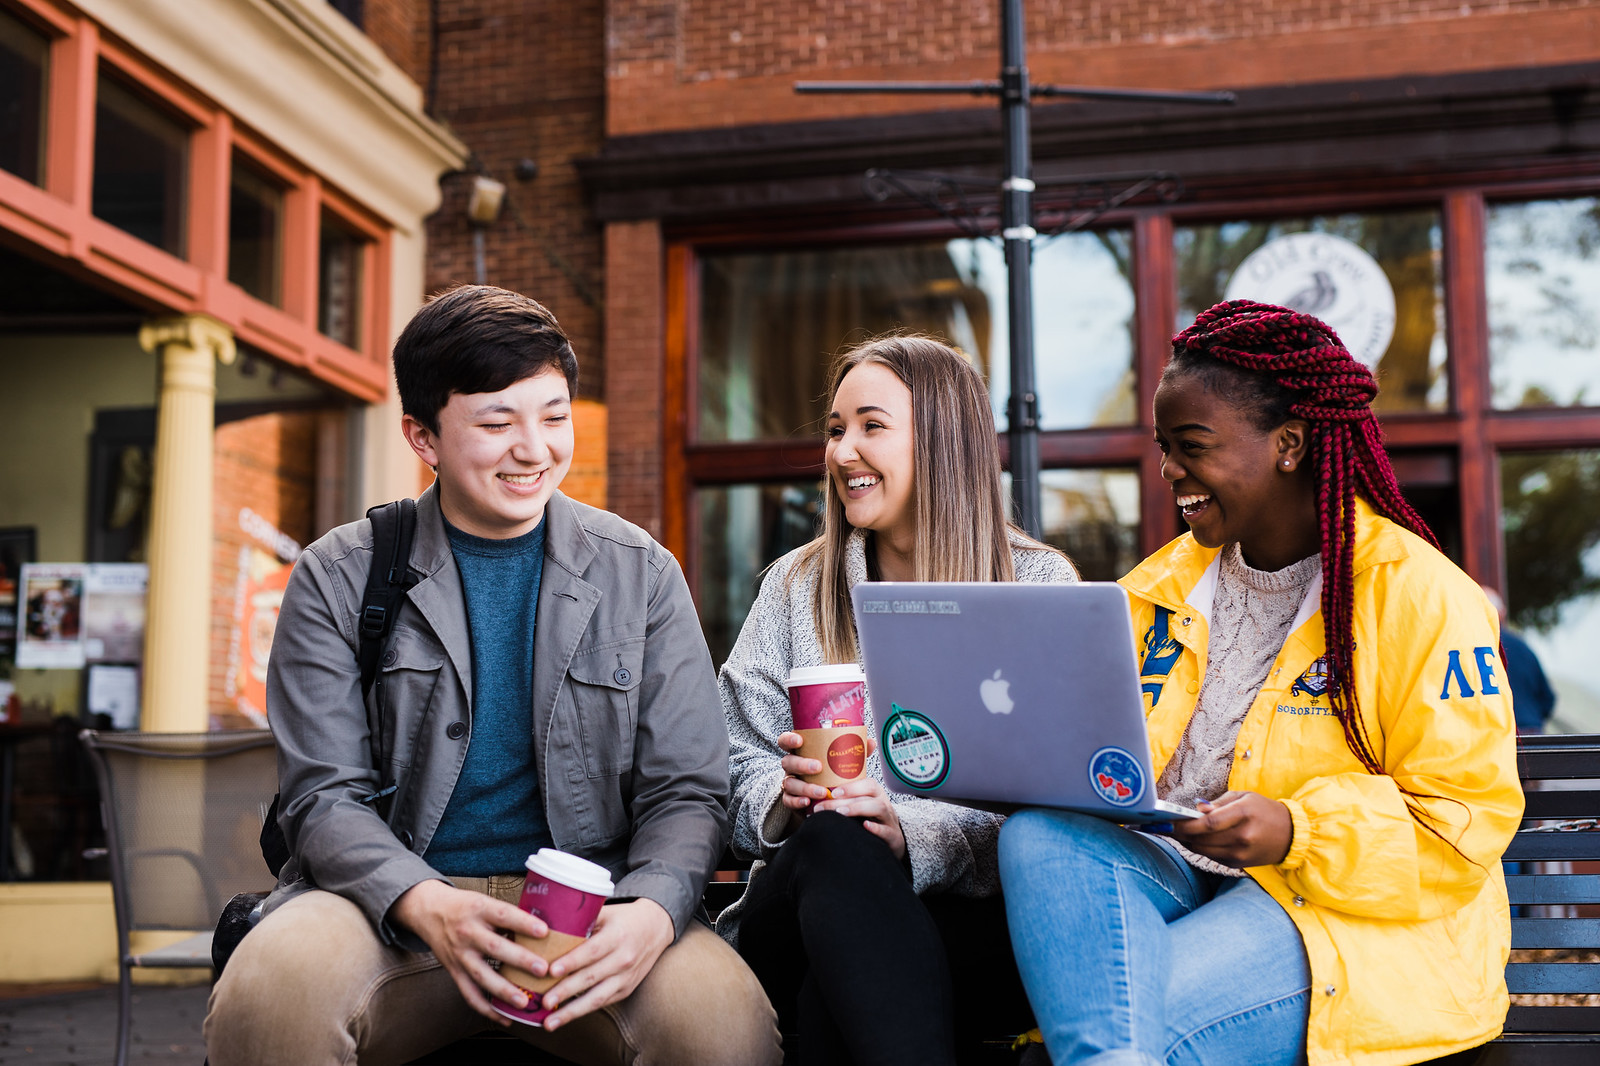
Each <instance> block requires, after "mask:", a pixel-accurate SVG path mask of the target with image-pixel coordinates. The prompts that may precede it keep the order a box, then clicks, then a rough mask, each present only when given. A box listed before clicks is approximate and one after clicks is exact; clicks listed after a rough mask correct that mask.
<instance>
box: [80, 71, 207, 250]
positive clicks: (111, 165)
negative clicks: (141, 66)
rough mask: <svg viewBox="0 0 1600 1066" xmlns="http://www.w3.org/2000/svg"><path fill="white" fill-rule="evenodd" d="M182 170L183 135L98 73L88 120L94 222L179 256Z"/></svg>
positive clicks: (131, 93) (150, 107) (185, 139)
mask: <svg viewBox="0 0 1600 1066" xmlns="http://www.w3.org/2000/svg"><path fill="white" fill-rule="evenodd" d="M188 166H189V132H188V130H186V129H185V128H184V127H183V126H182V125H181V124H180V123H179V122H178V121H177V120H176V119H174V118H172V117H171V116H169V115H168V114H167V113H166V112H165V111H163V110H161V109H160V108H158V107H156V106H155V105H154V104H151V103H149V102H147V101H146V100H145V99H144V97H142V96H139V95H138V94H136V93H135V92H134V91H133V90H131V89H129V88H127V87H126V86H124V85H123V84H122V82H120V81H118V80H117V79H116V78H114V77H111V76H109V75H107V74H106V73H105V72H103V71H102V72H101V74H100V85H99V95H98V96H97V98H96V101H95V117H94V213H95V216H96V217H97V218H101V219H104V220H105V221H106V222H109V223H111V224H112V225H113V226H116V227H117V228H118V229H121V230H126V231H127V232H128V233H131V234H133V235H134V236H135V237H138V238H139V239H140V240H142V241H145V242H147V243H149V244H153V245H155V246H156V247H157V248H160V249H162V250H164V251H167V252H170V253H172V254H173V255H177V256H181V255H183V254H184V197H185V190H186V188H187V185H188V181H187V171H188Z"/></svg>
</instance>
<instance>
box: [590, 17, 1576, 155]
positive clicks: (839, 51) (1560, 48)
mask: <svg viewBox="0 0 1600 1066" xmlns="http://www.w3.org/2000/svg"><path fill="white" fill-rule="evenodd" d="M1025 19H1026V23H1027V30H1028V38H1029V65H1030V67H1031V68H1032V72H1033V75H1034V77H1035V79H1036V80H1040V81H1055V82H1060V83H1065V84H1079V85H1108V86H1115V85H1137V86H1144V87H1151V88H1156V87H1164V88H1210V87H1223V86H1229V87H1235V88H1243V87H1246V86H1252V85H1274V84H1291V83H1296V82H1308V81H1327V80H1336V79H1342V78H1354V77H1383V76H1386V75H1401V74H1416V73H1438V72H1443V71H1448V70H1482V69H1490V68H1495V67H1512V66H1528V65H1534V64H1544V63H1563V62H1575V61H1581V60H1587V59H1592V58H1594V57H1595V56H1597V55H1600V3H1597V2H1596V0H1500V2H1496V3H1460V2H1456V0H1398V2H1397V0H1387V2H1384V0H1350V2H1339V0H1331V2H1329V0H1294V2H1288V0H1283V2H1280V0H1199V2H1194V3H1180V2H1178V0H1150V2H1146V3H1100V2H1085V0H1031V2H1029V3H1027V4H1026V12H1025ZM610 26H611V31H610V54H609V68H608V74H609V86H610V92H609V97H608V100H607V127H608V130H609V132H610V133H611V134H612V135H624V134H631V133H646V132H652V131H657V130H664V129H688V128H695V127H699V126H724V125H738V124H742V123H749V122H774V121H784V120H788V119H811V118H835V117H839V116H843V115H860V114H873V113H886V112H896V111H922V110H926V109H927V108H928V99H927V98H909V99H908V98H904V97H902V98H899V99H894V98H884V97H876V98H875V97H815V96H813V97H800V96H796V95H795V94H794V92H793V90H792V82H793V81H794V80H796V79H803V78H830V77H833V78H908V77H924V78H941V79H965V78H993V77H994V76H995V66H996V60H997V57H998V52H999V38H998V32H999V2H998V0H866V2H860V0H823V2H820V3H813V4H795V3H779V4H763V3H756V2H754V0H723V2H697V3H693V4H684V3H678V2H676V0H612V3H611V4H610ZM948 106H951V107H982V106H987V105H985V104H982V103H979V102H976V101H966V100H963V99H962V98H960V97H954V98H950V100H949V105H948Z"/></svg>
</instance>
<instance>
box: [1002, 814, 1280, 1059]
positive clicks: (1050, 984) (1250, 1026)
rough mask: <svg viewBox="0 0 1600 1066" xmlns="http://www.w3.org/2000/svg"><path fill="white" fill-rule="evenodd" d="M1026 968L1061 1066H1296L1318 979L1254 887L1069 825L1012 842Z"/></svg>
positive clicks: (1079, 822)
mask: <svg viewBox="0 0 1600 1066" xmlns="http://www.w3.org/2000/svg"><path fill="white" fill-rule="evenodd" d="M1000 881H1001V884H1002V885H1003V886H1004V891H1005V900H1006V914H1007V917H1008V919H1009V922H1010V926H1011V945H1012V948H1013V949H1014V950H1015V951H1016V956H1017V968H1018V969H1019V970H1020V971H1021V973H1022V981H1023V984H1024V985H1025V986H1026V987H1027V989H1028V999H1029V1001H1030V1002H1031V1003H1032V1004H1033V1010H1034V1014H1035V1015H1036V1016H1037V1018H1038V1020H1039V1027H1040V1028H1041V1029H1042V1030H1043V1031H1044V1040H1045V1045H1046V1047H1048V1048H1049V1051H1050V1058H1051V1061H1052V1062H1054V1063H1055V1066H1068V1064H1072V1063H1091V1064H1093V1066H1157V1064H1171V1066H1202V1064H1203V1066H1223V1064H1234V1063H1251V1064H1252V1066H1292V1064H1295V1063H1299V1062H1302V1061H1304V1058H1305V1043H1306V1016H1307V1012H1308V1010H1309V1009H1310V985H1311V973H1310V969H1309V967H1308V965H1307V963H1306V952H1305V945H1304V944H1303V943H1302V942H1301V939H1300V933H1299V931H1298V930H1297V929H1295V927H1294V923H1293V922H1292V921H1290V920H1289V916H1288V915H1287V914H1285V913H1284V911H1283V908H1282V907H1280V906H1279V905H1278V904H1277V902H1276V901H1274V900H1273V898H1272V897H1271V896H1269V895H1267V893H1266V892H1265V891H1263V890H1262V888H1261V886H1259V885H1257V884H1256V883H1255V881H1253V880H1251V879H1250V878H1248V877H1245V878H1239V879H1233V878H1226V877H1217V876H1214V875H1212V874H1208V873H1204V872H1202V871H1200V870H1196V869H1194V868H1193V867H1192V866H1190V865H1189V864H1188V863H1186V862H1184V860H1183V858H1182V857H1181V856H1180V855H1179V854H1178V852H1177V850H1176V849H1175V848H1173V847H1172V846H1171V845H1170V844H1168V843H1167V842H1166V841H1164V840H1162V839H1161V838H1159V837H1155V836H1151V835H1149V834H1146V833H1138V832H1134V831H1133V830H1129V829H1124V828H1122V827H1121V826H1117V825H1113V824H1112V823H1110V822H1107V821H1104V820H1102V819H1100V818H1095V817H1091V816H1089V815H1084V814H1073V813H1070V812H1067V811H1038V810H1033V811H1023V812H1021V813H1019V814H1015V815H1012V816H1011V817H1010V818H1008V819H1007V820H1006V823H1005V827H1004V828H1003V829H1002V830H1001V833H1000Z"/></svg>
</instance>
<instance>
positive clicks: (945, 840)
mask: <svg viewBox="0 0 1600 1066" xmlns="http://www.w3.org/2000/svg"><path fill="white" fill-rule="evenodd" d="M797 555H798V549H797V550H796V551H794V552H790V553H789V554H788V555H785V556H784V557H783V558H781V559H779V560H778V561H777V562H776V563H773V564H772V567H771V569H770V570H768V571H767V575H766V577H765V578H764V579H763V580H762V582H761V592H760V594H759V595H757V597H756V602H755V603H754V604H753V605H752V606H751V608H750V614H749V616H748V617H747V618H746V619H745V622H744V627H743V628H742V629H741V630H740V631H739V639H738V640H737V641H736V642H735V643H734V646H733V652H732V653H731V654H730V655H729V656H728V661H727V662H726V663H724V664H723V667H722V672H721V674H720V675H719V677H718V685H719V687H720V688H721V691H722V709H723V712H724V713H725V714H726V715H727V717H728V739H729V741H730V751H731V770H732V777H733V798H732V801H731V802H730V804H729V814H730V815H731V820H732V823H733V844H734V847H735V848H736V849H737V850H738V851H740V852H742V853H744V854H746V855H751V856H756V857H758V858H759V859H760V860H767V859H770V858H772V856H773V855H774V854H775V853H776V852H777V850H778V848H780V847H782V845H783V841H782V840H780V839H777V834H779V833H781V832H782V831H783V828H784V825H785V823H786V821H787V819H788V812H787V810H786V809H785V808H784V807H783V805H782V803H781V801H780V799H779V796H780V793H781V792H782V785H783V778H784V772H783V767H782V766H781V765H779V763H780V760H781V759H782V758H783V755H784V753H783V751H782V750H781V749H780V748H779V747H778V734H780V733H783V732H786V731H788V730H790V729H792V728H793V725H794V723H793V720H792V719H791V717H790V714H789V696H788V693H787V692H786V691H785V690H784V687H783V682H784V679H785V678H787V677H788V676H789V671H790V670H791V669H793V668H795V667H802V666H821V665H824V663H825V660H824V658H823V655H822V645H821V643H820V642H819V641H818V639H817V633H816V628H815V626H814V625H813V623H812V617H811V597H812V590H813V588H814V587H815V585H816V574H815V572H814V571H813V572H802V573H797V574H795V577H794V581H793V582H790V581H789V572H790V571H791V570H792V569H793V568H794V565H795V561H796V556H797ZM1011 558H1012V563H1013V565H1014V567H1015V568H1016V574H1017V580H1018V581H1026V582H1037V583H1049V582H1060V581H1076V580H1077V579H1078V575H1077V572H1076V571H1075V570H1073V568H1072V564H1071V563H1070V562H1068V561H1067V558H1066V557H1065V556H1063V555H1060V554H1058V553H1056V552H1054V551H1041V550H1038V549H1029V548H1025V547H1021V546H1020V545H1018V544H1017V543H1016V542H1015V541H1013V544H1012V549H1011ZM845 573H846V576H847V577H848V579H849V582H850V585H851V587H852V588H853V587H854V586H855V585H856V583H857V582H860V581H865V580H866V579H867V558H866V534H865V533H864V532H863V531H861V530H857V531H855V533H853V534H852V535H851V537H850V541H849V543H848V545H847V548H846V555H845ZM866 724H867V728H868V729H872V728H874V726H873V716H872V701H871V696H870V693H869V695H868V700H867V710H866ZM867 772H868V773H870V774H871V775H872V776H873V777H875V778H877V779H878V780H879V781H880V782H881V781H882V780H883V766H882V764H881V763H880V762H879V760H878V757H877V755H873V756H872V757H871V758H870V759H868V760H867ZM891 796H892V799H893V802H894V805H895V813H896V814H897V815H898V816H899V818H900V829H901V831H902V832H903V833H904V834H905V838H906V854H907V855H908V856H909V858H910V860H911V880H912V885H913V887H914V888H915V890H916V891H917V893H918V894H919V895H920V894H922V893H924V892H951V893H955V894H956V895H961V896H991V895H993V894H994V893H995V892H997V891H998V890H999V887H1000V876H999V871H998V869H997V867H996V863H995V844H996V842H997V840H998V839H999V835H1000V823H1001V822H1002V821H1003V818H1002V817H1001V816H1000V815H997V814H990V813H988V812H986V811H978V810H973V809H972V808H970V807H958V806H956V805H954V804H949V803H939V802H937V801H935V800H927V799H918V798H916V797H908V796H899V795H893V794H892V793H891ZM762 865H763V862H761V861H758V862H757V863H756V864H755V865H754V867H753V868H752V869H751V871H750V877H751V880H752V881H754V879H755V878H756V877H758V876H760V873H761V867H762ZM743 903H744V900H743V899H741V900H739V901H738V902H737V903H735V904H734V905H733V906H731V907H729V908H728V909H727V910H725V911H724V912H723V913H722V915H721V916H720V917H719V918H718V919H717V932H719V933H721V934H722V935H723V936H724V937H726V938H727V939H728V941H729V942H730V943H733V944H735V945H736V946H737V944H738V933H739V918H740V914H741V912H742V910H743V906H742V905H743Z"/></svg>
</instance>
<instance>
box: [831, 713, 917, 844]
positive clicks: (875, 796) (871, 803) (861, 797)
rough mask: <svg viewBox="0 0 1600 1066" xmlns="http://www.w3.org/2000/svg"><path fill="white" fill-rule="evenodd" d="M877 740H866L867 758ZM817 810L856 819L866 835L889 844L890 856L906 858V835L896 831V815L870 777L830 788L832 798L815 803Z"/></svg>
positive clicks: (878, 786) (890, 803)
mask: <svg viewBox="0 0 1600 1066" xmlns="http://www.w3.org/2000/svg"><path fill="white" fill-rule="evenodd" d="M877 747H878V744H877V741H875V740H873V739H872V738H871V737H868V738H867V756H868V757H869V758H870V757H871V755H872V753H873V752H874V751H876V750H877ZM812 809H813V810H817V811H834V812H836V813H838V814H842V815H844V816H845V817H846V818H859V819H861V825H862V827H863V828H865V829H866V831H867V832H869V833H871V834H872V835H873V836H875V837H877V838H878V839H879V840H881V841H883V842H884V843H885V844H887V845H889V850H890V851H892V852H894V857H895V858H897V859H902V860H903V859H904V858H905V857H906V836H905V833H904V832H902V831H901V829H900V815H899V813H898V812H896V811H895V809H894V801H892V800H891V799H890V798H889V794H888V793H887V792H885V791H884V790H883V785H881V784H879V782H878V779H877V778H875V777H873V776H872V775H871V774H867V773H863V774H862V775H861V776H860V777H858V778H856V779H855V780H854V781H846V782H845V783H844V784H842V785H838V786H836V787H835V788H834V789H833V792H832V797H831V798H830V799H825V800H823V801H821V802H819V803H817V804H816V805H815V806H813V808H812Z"/></svg>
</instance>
